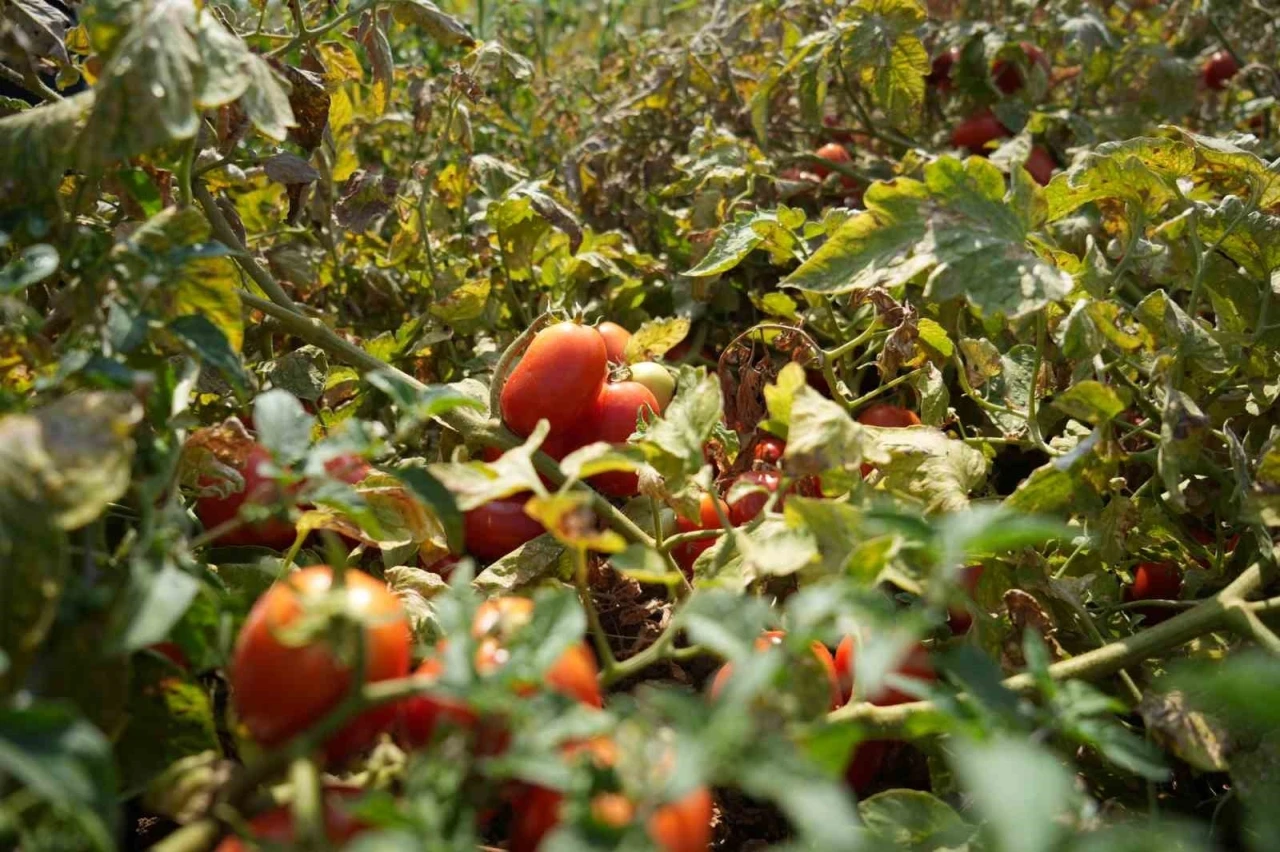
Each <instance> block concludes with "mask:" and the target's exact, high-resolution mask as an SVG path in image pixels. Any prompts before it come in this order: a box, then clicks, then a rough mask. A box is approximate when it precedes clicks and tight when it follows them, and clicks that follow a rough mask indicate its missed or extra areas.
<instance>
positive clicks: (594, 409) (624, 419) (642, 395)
mask: <svg viewBox="0 0 1280 852" xmlns="http://www.w3.org/2000/svg"><path fill="white" fill-rule="evenodd" d="M661 411H662V406H661V405H659V404H658V399H657V397H655V396H654V395H653V392H652V391H651V390H649V389H648V388H647V387H645V386H644V385H642V384H640V383H639V382H610V383H608V384H606V385H605V386H604V387H603V388H602V389H601V391H600V396H599V397H598V398H597V399H596V401H595V403H594V404H593V405H592V406H591V407H590V408H589V409H587V411H586V412H585V413H584V414H583V415H582V425H581V428H580V429H579V430H578V431H577V432H576V435H577V437H578V439H579V441H580V444H581V445H586V444H590V443H592V442H595V441H605V442H607V443H610V444H625V443H626V442H627V439H628V438H630V437H631V434H632V433H633V432H635V431H636V423H637V422H638V420H639V419H640V417H641V416H642V415H643V416H646V417H649V416H654V415H657V414H658V413H659V412H661ZM587 481H588V482H589V483H590V484H591V487H593V488H595V489H596V490H597V491H599V492H601V493H603V494H608V495H609V496H611V497H631V496H633V495H634V494H635V493H636V491H637V489H638V488H639V485H638V482H639V479H638V477H637V476H636V474H634V473H632V472H630V471H625V470H616V471H610V472H608V473H598V474H596V475H595V476H593V477H591V478H590V479H588V480H587Z"/></svg>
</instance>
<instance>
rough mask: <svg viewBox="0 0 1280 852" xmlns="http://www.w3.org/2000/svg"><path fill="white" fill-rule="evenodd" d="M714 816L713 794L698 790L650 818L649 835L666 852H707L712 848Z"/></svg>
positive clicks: (665, 806)
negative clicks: (712, 816)
mask: <svg viewBox="0 0 1280 852" xmlns="http://www.w3.org/2000/svg"><path fill="white" fill-rule="evenodd" d="M711 815H712V799H711V791H710V790H708V789H707V788H706V787H699V788H698V789H696V790H694V791H693V792H692V793H690V794H689V795H687V796H685V797H684V798H683V799H680V800H679V801H676V802H672V803H671V804H669V805H664V806H663V807H660V808H658V810H657V811H656V812H655V813H654V815H653V816H652V817H650V819H649V836H650V837H651V838H653V842H654V843H656V844H658V848H659V849H662V850H664V852H706V849H707V847H709V846H710V845H711Z"/></svg>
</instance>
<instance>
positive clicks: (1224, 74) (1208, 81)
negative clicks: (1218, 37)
mask: <svg viewBox="0 0 1280 852" xmlns="http://www.w3.org/2000/svg"><path fill="white" fill-rule="evenodd" d="M1239 73H1240V63H1238V62H1236V59H1235V57H1234V56H1232V55H1231V54H1230V53H1228V52H1227V51H1225V50H1220V51H1218V52H1217V53H1215V54H1213V55H1212V56H1210V57H1209V58H1208V59H1206V60H1205V61H1204V65H1203V66H1202V67H1201V69H1200V76H1201V78H1202V79H1203V80H1204V84H1205V86H1206V87H1208V88H1210V89H1213V90H1214V91H1215V92H1217V91H1222V90H1223V89H1225V88H1226V87H1227V82H1228V81H1229V80H1230V79H1231V78H1232V77H1234V76H1236V75H1237V74H1239Z"/></svg>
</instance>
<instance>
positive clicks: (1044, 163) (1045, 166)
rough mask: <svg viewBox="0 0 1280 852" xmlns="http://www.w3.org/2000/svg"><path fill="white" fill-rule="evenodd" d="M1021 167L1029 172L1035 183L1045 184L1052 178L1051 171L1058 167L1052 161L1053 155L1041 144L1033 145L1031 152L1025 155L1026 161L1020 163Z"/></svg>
mask: <svg viewBox="0 0 1280 852" xmlns="http://www.w3.org/2000/svg"><path fill="white" fill-rule="evenodd" d="M1022 167H1023V168H1024V169H1026V170H1027V171H1028V172H1029V173H1030V174H1031V177H1032V179H1033V180H1034V181H1035V182H1036V183H1038V184H1040V185H1041V186H1045V185H1047V184H1048V183H1049V181H1050V180H1052V179H1053V172H1054V170H1055V169H1057V168H1058V164H1057V163H1055V162H1054V161H1053V155H1052V154H1050V153H1049V151H1048V149H1047V148H1045V147H1043V146H1041V145H1033V146H1032V147H1031V153H1030V154H1028V155H1027V161H1026V162H1025V163H1023V164H1022Z"/></svg>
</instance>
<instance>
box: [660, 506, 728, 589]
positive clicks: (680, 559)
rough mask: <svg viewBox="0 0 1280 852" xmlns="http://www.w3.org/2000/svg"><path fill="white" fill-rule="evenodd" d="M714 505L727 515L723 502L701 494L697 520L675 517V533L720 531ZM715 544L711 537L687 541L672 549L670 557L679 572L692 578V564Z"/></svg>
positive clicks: (680, 516) (718, 518)
mask: <svg viewBox="0 0 1280 852" xmlns="http://www.w3.org/2000/svg"><path fill="white" fill-rule="evenodd" d="M716 504H719V505H720V510H721V511H723V512H724V513H725V514H726V515H728V514H729V507H728V506H726V505H725V503H724V501H723V500H721V499H720V498H719V497H713V496H711V495H710V494H703V495H702V501H701V503H700V504H699V505H698V520H697V521H691V520H689V519H688V518H686V517H684V516H683V515H676V532H678V533H684V532H693V531H694V530H717V529H720V516H719V515H718V514H717V513H716ZM715 543H716V539H715V538H714V537H712V536H708V537H706V538H699V539H696V540H694V541H687V542H685V543H684V544H678V545H676V546H675V547H673V548H672V549H671V556H672V558H673V559H675V561H676V564H677V565H679V566H680V570H681V571H683V572H684V573H685V574H686V575H687V576H690V577H692V576H693V563H694V562H697V561H698V557H699V556H700V555H702V552H703V551H704V550H707V549H708V548H710V547H711V546H712V545H713V544H715Z"/></svg>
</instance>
